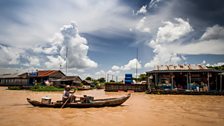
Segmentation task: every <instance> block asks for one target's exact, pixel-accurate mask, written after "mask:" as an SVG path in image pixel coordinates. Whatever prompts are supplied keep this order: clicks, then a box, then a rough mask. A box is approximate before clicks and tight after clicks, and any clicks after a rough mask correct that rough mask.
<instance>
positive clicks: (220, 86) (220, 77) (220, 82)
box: [220, 74, 222, 92]
mask: <svg viewBox="0 0 224 126" xmlns="http://www.w3.org/2000/svg"><path fill="white" fill-rule="evenodd" d="M220 92H222V74H220Z"/></svg>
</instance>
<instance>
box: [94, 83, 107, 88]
mask: <svg viewBox="0 0 224 126" xmlns="http://www.w3.org/2000/svg"><path fill="white" fill-rule="evenodd" d="M104 86H105V83H98V84H96V88H97V89H103V88H104Z"/></svg>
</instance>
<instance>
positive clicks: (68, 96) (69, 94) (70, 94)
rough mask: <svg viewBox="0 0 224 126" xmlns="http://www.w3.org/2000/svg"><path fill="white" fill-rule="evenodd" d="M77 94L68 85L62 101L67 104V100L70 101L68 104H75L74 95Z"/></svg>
mask: <svg viewBox="0 0 224 126" xmlns="http://www.w3.org/2000/svg"><path fill="white" fill-rule="evenodd" d="M74 93H75V90H71V86H70V85H66V86H65V90H64V92H63V96H62V101H63V102H66V101H67V100H69V101H68V102H69V103H70V102H75V98H76V97H75V96H74V95H73V94H74Z"/></svg>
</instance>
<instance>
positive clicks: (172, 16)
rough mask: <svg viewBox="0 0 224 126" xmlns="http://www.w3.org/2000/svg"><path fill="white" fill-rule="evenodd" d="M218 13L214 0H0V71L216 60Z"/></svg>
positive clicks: (120, 72) (100, 71) (222, 58)
mask: <svg viewBox="0 0 224 126" xmlns="http://www.w3.org/2000/svg"><path fill="white" fill-rule="evenodd" d="M223 15H224V1H222V0H206V1H205V0H197V1H195V0H80V1H78V0H44V1H43V0H39V1H37V0H19V1H18V0H1V1H0V72H1V73H9V72H33V71H36V70H42V69H49V70H50V69H54V70H62V71H63V72H64V73H66V74H67V75H79V76H81V77H82V78H83V79H85V77H87V76H91V77H93V78H95V79H97V78H100V77H106V76H107V75H108V78H109V79H114V80H115V78H118V79H119V80H122V79H123V78H124V74H125V73H132V74H133V76H136V68H137V74H138V75H139V74H141V73H144V72H146V71H150V70H153V68H154V67H155V66H156V65H171V64H173V65H176V64H202V65H209V66H217V65H224V16H223ZM66 66H67V68H68V69H67V72H66Z"/></svg>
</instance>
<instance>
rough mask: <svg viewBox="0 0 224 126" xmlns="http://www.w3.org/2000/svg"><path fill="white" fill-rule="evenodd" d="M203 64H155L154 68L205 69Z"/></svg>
mask: <svg viewBox="0 0 224 126" xmlns="http://www.w3.org/2000/svg"><path fill="white" fill-rule="evenodd" d="M207 69H208V68H207V67H206V66H204V65H195V64H183V65H160V66H159V65H157V66H156V67H155V69H154V70H207Z"/></svg>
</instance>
